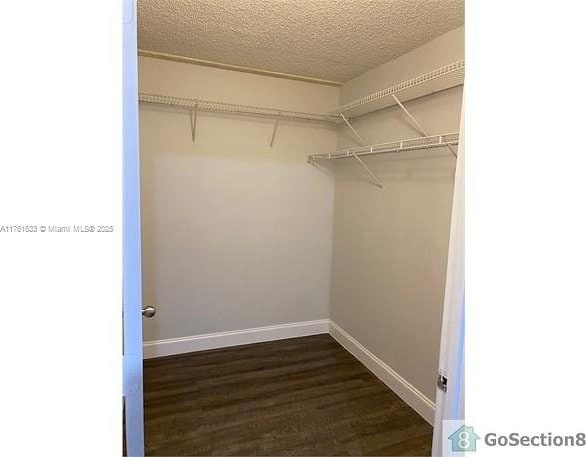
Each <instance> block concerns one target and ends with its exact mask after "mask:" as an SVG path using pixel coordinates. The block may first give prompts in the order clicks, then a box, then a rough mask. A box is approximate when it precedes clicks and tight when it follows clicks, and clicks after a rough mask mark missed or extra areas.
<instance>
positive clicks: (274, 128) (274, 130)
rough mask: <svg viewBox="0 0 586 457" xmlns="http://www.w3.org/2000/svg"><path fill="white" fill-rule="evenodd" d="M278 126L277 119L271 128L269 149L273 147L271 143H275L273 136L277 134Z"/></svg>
mask: <svg viewBox="0 0 586 457" xmlns="http://www.w3.org/2000/svg"><path fill="white" fill-rule="evenodd" d="M278 126H279V119H277V120H276V121H275V126H274V127H273V134H272V135H271V142H270V143H269V144H270V146H271V148H272V147H273V142H274V141H275V134H276V133H277V127H278Z"/></svg>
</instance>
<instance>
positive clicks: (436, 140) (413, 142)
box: [308, 133, 459, 163]
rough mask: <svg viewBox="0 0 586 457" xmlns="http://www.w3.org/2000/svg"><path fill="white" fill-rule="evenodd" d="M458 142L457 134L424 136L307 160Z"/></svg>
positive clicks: (322, 155)
mask: <svg viewBox="0 0 586 457" xmlns="http://www.w3.org/2000/svg"><path fill="white" fill-rule="evenodd" d="M458 141H459V134H458V133H444V134H442V135H432V136H424V137H420V138H413V139H410V140H401V141H393V142H390V143H380V144H373V145H367V146H360V147H354V148H349V149H343V150H339V151H335V152H331V153H326V154H310V155H309V158H308V160H309V162H310V163H313V162H315V161H317V160H332V159H346V158H350V157H354V158H356V157H364V156H371V155H379V154H388V153H395V154H398V153H401V152H407V151H418V150H424V149H432V148H441V147H446V146H457V145H458Z"/></svg>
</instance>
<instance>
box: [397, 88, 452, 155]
mask: <svg viewBox="0 0 586 457" xmlns="http://www.w3.org/2000/svg"><path fill="white" fill-rule="evenodd" d="M391 95H392V96H393V98H394V99H395V102H396V103H397V105H399V107H400V108H401V109H402V110H403V112H404V113H405V114H406V115H407V117H408V118H409V119H410V120H411V122H412V123H413V125H414V126H415V130H417V132H418V133H419V134H420V135H421V136H428V135H427V132H426V131H425V129H424V128H423V127H422V126H421V124H420V123H419V122H417V119H415V118H414V117H413V115H412V114H411V113H410V112H409V111H408V110H407V108H405V106H404V105H403V104H402V103H401V101H400V100H399V99H398V98H397V96H396V95H395V94H391ZM447 147H448V148H449V150H450V151H452V154H453V155H454V157H458V156H457V155H456V151H454V149H453V148H452V146H450V145H447Z"/></svg>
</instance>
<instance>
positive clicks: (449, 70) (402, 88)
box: [336, 60, 465, 117]
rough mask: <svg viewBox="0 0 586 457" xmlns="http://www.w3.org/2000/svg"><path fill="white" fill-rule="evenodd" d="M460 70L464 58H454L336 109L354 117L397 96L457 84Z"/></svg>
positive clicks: (392, 101) (404, 99)
mask: <svg viewBox="0 0 586 457" xmlns="http://www.w3.org/2000/svg"><path fill="white" fill-rule="evenodd" d="M464 71H465V62H464V60H458V61H456V62H453V63H451V64H449V65H445V66H443V67H440V68H436V69H435V70H432V71H430V72H427V73H424V74H422V75H419V76H417V77H415V78H412V79H408V80H406V81H403V82H401V83H399V84H396V85H394V86H391V87H387V88H385V89H382V90H379V91H378V92H375V93H373V94H370V95H366V96H364V97H361V98H359V99H357V100H354V101H351V102H349V103H346V104H344V105H341V106H339V107H338V109H337V110H336V113H338V114H339V113H342V114H344V115H345V116H347V117H358V116H362V115H364V114H368V113H371V112H374V111H378V110H380V109H383V108H388V107H390V106H393V105H395V104H397V103H398V102H397V100H396V97H397V96H399V98H400V99H401V101H402V102H407V101H409V100H414V99H416V98H420V97H424V96H426V95H431V94H435V93H436V92H439V91H442V90H445V89H450V88H452V87H456V86H461V85H463V84H464Z"/></svg>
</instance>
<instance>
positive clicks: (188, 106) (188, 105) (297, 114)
mask: <svg viewBox="0 0 586 457" xmlns="http://www.w3.org/2000/svg"><path fill="white" fill-rule="evenodd" d="M138 100H139V101H140V102H141V103H144V104H149V105H158V106H165V107H171V108H175V109H180V110H185V111H211V112H216V113H229V114H240V115H249V116H260V117H270V118H276V119H294V120H300V121H317V122H326V123H338V122H340V121H341V117H340V116H339V115H338V114H331V113H306V112H302V111H288V110H282V109H276V108H266V107H262V106H253V105H242V104H235V103H225V102H218V101H212V100H203V99H198V98H185V97H173V96H169V95H157V94H148V93H139V95H138Z"/></svg>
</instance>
